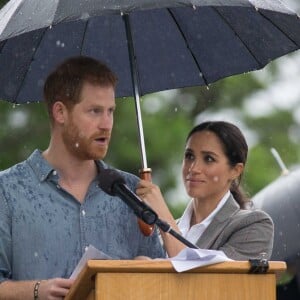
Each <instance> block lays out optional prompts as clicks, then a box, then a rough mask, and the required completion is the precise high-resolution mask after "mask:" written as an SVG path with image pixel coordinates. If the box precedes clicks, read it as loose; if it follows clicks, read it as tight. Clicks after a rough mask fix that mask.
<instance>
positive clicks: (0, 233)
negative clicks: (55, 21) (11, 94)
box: [0, 57, 164, 300]
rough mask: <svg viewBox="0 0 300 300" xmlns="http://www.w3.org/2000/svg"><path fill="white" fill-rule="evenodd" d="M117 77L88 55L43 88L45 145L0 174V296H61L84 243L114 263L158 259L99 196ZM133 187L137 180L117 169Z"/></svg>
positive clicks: (154, 248) (115, 202)
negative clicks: (47, 140)
mask: <svg viewBox="0 0 300 300" xmlns="http://www.w3.org/2000/svg"><path fill="white" fill-rule="evenodd" d="M115 85H116V77H115V75H114V74H113V73H112V72H111V71H110V70H109V69H108V68H107V67H106V66H105V65H103V64H102V63H100V62H98V61H96V60H94V59H92V58H88V57H74V58H71V59H69V60H67V61H65V62H64V63H62V64H61V65H60V66H58V67H57V69H56V70H55V71H54V72H53V73H52V74H50V75H49V77H48V78H47V80H46V82H45V86H44V97H45V102H46V104H47V108H48V113H49V117H50V125H51V139H50V143H49V146H48V148H47V149H46V150H45V151H43V152H41V151H39V150H35V151H34V152H33V153H32V154H31V156H30V157H29V158H28V159H27V160H25V161H24V162H21V163H20V164H17V165H15V166H13V167H11V168H10V169H8V170H5V171H3V172H0V282H1V284H0V299H22V300H26V299H30V300H32V299H39V300H43V299H62V298H63V297H64V296H65V295H66V294H67V293H68V291H69V289H70V287H71V285H72V283H73V281H72V280H71V279H68V277H69V276H70V274H71V273H72V271H73V269H74V268H75V266H76V264H77V263H78V261H79V259H80V258H81V256H82V255H83V253H84V251H85V249H86V248H87V246H89V245H90V244H92V245H93V246H94V247H96V248H98V249H100V250H101V251H103V252H105V253H106V254H108V255H110V256H111V257H113V258H118V259H132V258H134V257H136V256H149V257H152V258H155V257H163V256H164V252H163V250H162V248H161V246H160V243H159V239H158V237H157V235H156V234H153V235H152V236H151V237H144V236H143V235H142V234H141V232H140V230H139V227H138V225H137V220H136V217H135V215H134V214H133V212H132V211H131V210H130V209H129V208H128V207H127V206H126V204H124V203H123V202H122V200H121V199H119V198H118V197H112V196H109V195H107V194H105V193H104V192H103V191H102V190H101V189H100V188H99V187H98V182H97V174H98V172H101V169H103V168H107V167H108V166H107V165H106V164H105V163H104V162H103V161H102V159H103V158H104V157H105V155H106V152H107V149H108V145H109V141H110V137H111V131H112V127H113V114H114V110H115V93H114V90H115ZM118 171H119V172H121V174H122V175H123V176H124V178H125V180H126V183H127V185H128V186H129V187H130V188H131V189H132V190H135V188H136V185H137V183H138V181H139V178H138V177H136V176H134V175H132V174H129V173H126V172H123V171H120V170H118Z"/></svg>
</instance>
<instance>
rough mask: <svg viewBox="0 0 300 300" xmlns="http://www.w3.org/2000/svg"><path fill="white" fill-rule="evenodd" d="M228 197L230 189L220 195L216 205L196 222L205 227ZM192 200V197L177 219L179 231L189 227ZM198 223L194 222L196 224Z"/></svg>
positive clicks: (186, 229) (184, 230)
mask: <svg viewBox="0 0 300 300" xmlns="http://www.w3.org/2000/svg"><path fill="white" fill-rule="evenodd" d="M229 197H230V191H227V192H226V194H225V195H224V196H223V197H222V199H221V201H220V202H219V203H218V205H217V207H216V208H215V209H214V210H213V211H212V212H211V213H210V214H209V215H208V216H207V217H206V218H205V219H204V220H203V221H202V222H200V223H198V224H202V225H203V226H204V227H205V228H207V227H208V225H209V224H210V223H211V221H212V219H213V218H214V216H215V215H216V214H217V213H218V212H219V211H220V209H221V208H222V207H223V206H224V204H225V203H226V201H227V199H228V198H229ZM193 201H194V199H192V200H191V201H190V202H189V204H188V206H187V207H186V209H185V211H184V213H183V215H182V217H181V218H180V220H179V223H178V227H179V229H180V231H181V232H186V231H188V230H189V229H190V224H191V218H192V213H193ZM198 224H196V225H198Z"/></svg>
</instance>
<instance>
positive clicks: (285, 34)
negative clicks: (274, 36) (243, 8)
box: [257, 9, 299, 47]
mask: <svg viewBox="0 0 300 300" xmlns="http://www.w3.org/2000/svg"><path fill="white" fill-rule="evenodd" d="M257 11H258V12H259V14H260V15H261V16H262V17H263V18H265V19H266V20H268V21H269V22H270V23H271V24H272V25H273V26H274V27H276V28H277V29H278V30H279V31H280V32H281V33H282V34H283V35H284V36H286V37H287V38H288V39H289V40H290V41H291V42H292V43H293V44H294V45H295V46H297V47H298V44H297V42H296V41H294V40H293V39H292V38H291V37H290V36H289V35H288V34H287V33H286V32H284V31H283V30H282V29H281V28H280V27H279V26H278V25H276V24H275V23H274V22H273V21H272V20H271V19H270V18H268V17H267V16H266V15H264V14H263V13H262V12H260V10H259V9H258V10H257ZM297 18H299V17H298V16H297Z"/></svg>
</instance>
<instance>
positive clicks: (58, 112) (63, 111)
mask: <svg viewBox="0 0 300 300" xmlns="http://www.w3.org/2000/svg"><path fill="white" fill-rule="evenodd" d="M52 115H53V120H54V122H57V123H59V124H64V123H65V120H66V118H67V107H66V106H65V105H64V104H63V103H62V102H61V101H56V102H55V103H54V104H53V106H52Z"/></svg>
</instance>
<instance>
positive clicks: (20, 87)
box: [15, 28, 47, 103]
mask: <svg viewBox="0 0 300 300" xmlns="http://www.w3.org/2000/svg"><path fill="white" fill-rule="evenodd" d="M46 31H47V28H44V29H43V33H42V34H41V36H40V40H39V42H38V43H37V46H36V47H35V50H34V53H33V55H32V56H31V57H32V58H31V59H30V62H29V65H30V64H31V62H32V61H34V56H35V53H36V51H37V49H38V48H39V45H40V43H41V42H42V39H43V36H44V35H45V32H46ZM28 71H29V68H27V69H26V72H25V74H24V76H23V79H22V81H21V84H20V86H19V89H18V92H17V94H16V98H15V103H18V102H17V99H18V96H19V94H20V91H21V89H22V85H23V82H24V81H25V78H26V76H27V73H28ZM28 101H29V100H28ZM39 101H41V100H39ZM39 101H38V102H39Z"/></svg>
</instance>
